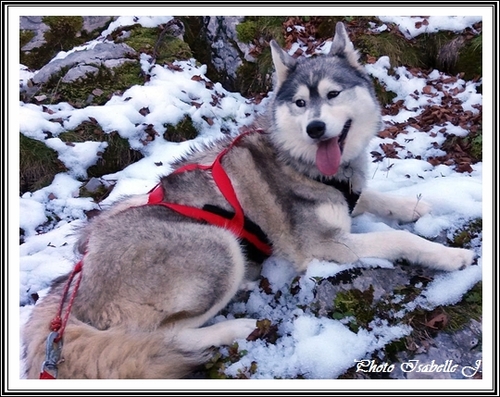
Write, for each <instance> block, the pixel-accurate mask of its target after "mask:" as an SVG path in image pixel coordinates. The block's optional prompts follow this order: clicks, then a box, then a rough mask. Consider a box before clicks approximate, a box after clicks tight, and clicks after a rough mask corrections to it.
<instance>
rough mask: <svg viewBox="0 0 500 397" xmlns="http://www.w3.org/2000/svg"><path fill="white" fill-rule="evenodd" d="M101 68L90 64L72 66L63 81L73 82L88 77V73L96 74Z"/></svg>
mask: <svg viewBox="0 0 500 397" xmlns="http://www.w3.org/2000/svg"><path fill="white" fill-rule="evenodd" d="M98 71H99V68H96V67H95V66H90V65H76V66H75V67H73V68H71V69H70V70H69V71H68V73H66V74H65V75H64V77H63V79H62V82H63V83H71V82H73V81H76V80H78V79H84V78H86V77H87V74H88V73H91V74H96V73H97V72H98Z"/></svg>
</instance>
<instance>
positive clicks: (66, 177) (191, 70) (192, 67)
mask: <svg viewBox="0 0 500 397" xmlns="http://www.w3.org/2000/svg"><path fill="white" fill-rule="evenodd" d="M170 19H171V17H137V18H136V17H120V18H119V19H118V20H116V21H115V22H113V23H112V24H111V25H110V26H109V28H108V29H107V30H106V31H103V32H102V35H101V38H99V39H97V40H96V41H94V42H91V43H88V44H87V46H89V47H90V46H93V45H95V44H96V43H97V42H98V41H99V40H101V41H102V40H104V38H105V37H106V36H107V35H109V34H110V33H111V32H112V31H113V30H114V29H116V28H117V27H119V26H121V25H127V24H133V23H140V24H142V25H143V26H148V27H151V26H157V25H158V24H162V23H166V22H168V21H169V20H170ZM422 19H423V18H418V19H417V20H418V21H420V20H422ZM382 20H383V21H384V22H385V23H389V22H391V23H396V24H397V25H398V26H399V29H400V30H401V32H403V34H405V35H406V36H407V37H415V36H416V35H418V34H421V33H423V32H434V31H437V30H452V31H461V30H463V29H464V28H466V27H471V25H472V24H474V23H475V22H477V21H479V20H480V18H479V19H478V18H477V17H428V18H426V20H427V21H428V25H423V27H422V28H420V29H417V28H415V21H416V19H415V18H410V17H382ZM382 29H383V28H382ZM83 48H84V47H82V48H78V49H75V50H82V49H83ZM323 50H324V51H327V48H324V49H323ZM70 52H71V51H70ZM70 52H66V53H60V54H58V56H57V58H61V57H64V56H67V55H68V53H70ZM141 64H142V67H143V70H144V71H145V72H146V73H148V74H150V76H151V79H150V81H149V82H148V83H146V84H145V85H144V86H134V87H131V88H130V89H129V90H127V91H126V92H125V93H124V94H123V95H122V96H120V97H118V96H115V97H113V98H111V99H110V100H109V102H108V103H106V104H105V105H103V106H88V107H86V108H83V109H74V108H73V107H71V106H70V105H69V104H66V103H60V104H53V105H50V106H48V108H49V109H50V111H51V113H50V114H49V113H48V112H46V111H45V110H44V108H43V107H42V106H36V105H33V104H25V103H22V102H21V103H20V104H19V118H20V125H19V128H20V131H21V133H22V134H24V135H26V136H28V137H31V138H34V139H37V140H40V141H42V142H44V143H45V144H46V145H47V146H48V147H51V148H53V149H55V150H56V151H57V152H58V156H59V159H60V160H61V161H62V162H63V163H64V164H65V165H66V167H67V168H68V170H69V171H68V172H65V173H60V174H58V175H56V177H55V178H54V180H53V182H52V183H51V185H50V186H48V187H45V188H43V189H40V190H38V191H36V192H30V193H25V194H24V195H23V196H22V197H20V199H19V200H20V202H19V205H20V212H19V225H20V228H22V229H23V230H24V234H25V240H24V242H23V243H22V244H21V245H20V263H19V274H20V285H19V287H20V295H19V299H20V303H21V305H22V306H21V309H20V319H21V325H22V323H23V322H24V321H25V320H26V318H27V317H28V316H29V312H30V310H31V309H32V305H29V303H31V302H32V297H31V295H32V294H34V293H37V294H38V295H39V296H43V295H44V293H46V291H47V287H48V286H49V285H50V283H51V281H52V280H53V279H55V278H56V277H58V276H60V275H62V274H65V273H67V272H68V271H70V270H71V268H72V266H73V264H74V263H76V261H77V260H78V256H77V255H76V254H75V252H74V250H73V245H74V243H75V242H76V236H75V234H74V232H75V229H76V228H77V227H78V226H81V225H83V224H85V222H86V215H85V211H89V210H91V209H94V208H97V204H95V203H93V202H92V200H91V199H89V198H82V197H79V196H78V190H79V188H80V187H81V186H82V183H83V182H81V179H82V178H85V177H86V175H87V171H86V170H87V168H88V167H89V166H91V165H92V164H95V163H96V162H97V160H98V158H99V152H103V151H105V150H106V144H104V143H102V144H101V143H95V142H85V143H75V144H72V145H67V144H65V143H64V142H62V141H61V140H60V139H59V138H58V137H57V136H58V135H59V134H60V133H62V132H64V131H66V130H70V129H72V128H75V127H76V126H78V125H79V124H80V123H82V122H83V121H88V120H89V119H90V118H94V119H95V120H97V122H98V123H99V125H100V126H101V127H102V128H103V129H104V132H105V133H110V132H112V131H117V132H118V133H119V135H120V136H121V137H123V138H125V139H127V140H128V141H129V142H130V145H131V147H132V148H134V149H137V150H140V151H141V153H142V154H143V155H144V156H145V157H144V158H143V159H142V160H140V161H139V162H137V163H135V164H132V165H130V166H128V167H126V168H125V169H123V170H121V171H119V172H116V173H114V174H110V175H106V176H104V177H103V178H102V179H103V180H105V181H107V183H111V182H115V183H116V185H115V187H114V189H113V191H112V193H111V194H110V195H109V196H108V198H107V199H106V200H104V201H103V202H102V203H100V206H101V207H103V208H104V207H107V206H108V205H111V204H112V203H113V202H114V201H116V200H117V199H118V198H119V197H121V196H122V195H125V194H140V193H146V192H147V191H148V190H149V189H150V188H151V187H153V186H154V185H155V184H156V182H157V180H158V177H159V176H160V175H163V174H167V173H168V172H170V170H171V168H170V165H169V164H170V163H171V162H172V161H174V160H175V159H176V158H179V156H182V155H183V154H184V153H186V151H188V150H189V148H190V147H191V146H192V145H196V146H197V145H201V144H203V143H204V142H207V141H210V140H211V139H217V138H218V137H220V136H221V129H225V130H227V131H230V133H232V134H236V133H237V131H238V128H239V127H241V126H243V125H247V124H249V123H250V122H251V121H252V119H253V115H254V114H255V113H256V112H260V111H261V110H262V109H263V108H264V107H265V104H266V100H264V101H263V102H262V103H261V104H260V105H258V106H255V105H252V104H250V103H249V101H248V100H246V99H245V98H243V97H242V96H241V95H240V94H238V93H232V92H228V91H226V90H225V89H224V88H222V86H221V85H220V84H218V83H215V84H214V85H213V87H209V86H208V85H206V84H205V81H208V78H206V77H205V72H206V67H205V66H203V65H202V66H198V65H197V63H196V60H190V61H184V62H176V63H175V64H176V65H178V66H180V67H181V68H182V69H183V71H182V72H179V71H173V70H169V69H168V68H164V67H162V66H159V65H151V64H150V62H149V59H148V57H147V56H146V55H144V54H142V55H141ZM366 67H367V70H368V72H369V73H370V74H371V75H372V76H374V77H376V78H378V79H379V80H380V81H381V82H382V83H383V84H384V85H385V86H386V88H387V89H388V90H390V91H393V92H395V93H396V94H397V97H396V99H395V101H397V100H400V99H401V100H403V101H404V107H405V108H406V109H407V110H402V111H401V112H399V113H398V114H397V115H395V116H385V117H384V121H386V122H388V121H392V122H403V121H406V120H407V119H408V118H410V117H415V116H416V115H418V114H419V113H421V112H422V110H423V106H425V105H428V104H429V101H432V102H433V103H436V104H439V103H440V100H441V94H440V93H437V95H434V96H432V95H424V93H423V88H424V87H425V86H426V85H428V84H429V81H431V80H432V79H438V78H439V77H440V76H441V74H440V72H438V71H434V72H433V73H431V74H430V76H429V79H430V80H427V79H426V78H424V77H417V76H414V75H412V74H411V73H410V72H409V71H408V70H406V69H405V68H404V67H397V68H395V69H391V66H390V60H389V59H388V58H387V57H382V58H380V59H379V60H378V61H377V62H376V63H374V64H371V65H367V66H366ZM20 70H21V74H20V83H21V84H26V82H27V80H28V78H29V77H31V76H32V75H33V74H32V73H31V72H28V71H27V70H26V68H24V67H23V66H21V67H20ZM389 71H390V73H389ZM193 76H200V77H201V80H199V81H195V80H193V79H192V77H193ZM454 87H461V89H463V90H462V91H461V92H460V93H459V94H457V95H456V98H458V99H459V100H460V101H461V102H462V104H463V106H464V110H471V111H472V112H477V109H475V108H474V107H473V105H474V104H481V103H482V96H481V94H479V93H478V92H477V90H476V84H475V83H471V82H465V81H462V80H460V79H458V81H457V82H456V83H454V84H452V85H450V87H449V90H452V89H453V88H454ZM415 92H417V93H418V95H417V96H416V97H415V96H411V95H410V94H412V93H415ZM433 93H434V94H436V93H435V92H433ZM214 96H215V97H218V98H219V99H220V100H219V103H218V104H216V105H215V106H213V105H211V104H210V102H212V101H213V97H214ZM193 101H194V102H197V103H199V104H201V106H199V107H195V106H193V105H192V104H191V103H192V102H193ZM145 107H147V108H148V109H149V113H148V114H147V115H145V116H143V115H142V114H141V113H139V110H141V109H143V108H145ZM185 115H189V116H190V117H191V118H192V119H193V121H194V123H195V124H196V125H197V127H199V128H200V129H202V133H201V134H200V136H199V137H198V138H196V139H195V140H194V141H193V142H185V143H171V142H167V141H165V140H163V139H155V140H154V141H153V142H150V143H149V144H148V145H144V143H143V139H144V133H143V128H142V127H143V126H144V125H147V124H151V125H153V126H154V128H155V130H156V131H157V132H158V133H159V135H160V136H161V135H162V134H163V133H164V131H165V128H166V127H165V125H166V124H169V123H170V124H176V123H177V122H178V121H179V120H181V119H182V118H183V117H184V116H185ZM207 117H208V118H210V119H211V120H213V125H209V124H208V123H207V122H206V120H205V119H206V118H207ZM50 119H62V120H63V123H62V125H61V124H60V123H58V122H51V121H50ZM47 131H48V132H50V133H51V134H52V138H50V139H46V135H45V133H44V132H47ZM448 132H451V131H450V130H448ZM435 133H436V136H435V137H434V138H432V139H431V138H430V137H429V135H428V134H425V133H421V132H418V131H416V130H415V129H412V128H411V127H408V129H407V132H406V134H405V135H404V136H403V135H401V137H398V138H397V139H396V141H397V142H398V143H400V144H401V145H404V146H405V151H406V152H404V153H407V152H411V153H413V154H414V155H420V156H421V157H422V158H423V159H425V158H426V157H428V156H436V155H439V152H436V149H435V148H434V147H433V145H432V143H433V142H438V143H440V142H442V141H443V140H444V136H443V134H442V133H441V132H438V131H435ZM453 133H455V134H457V135H464V134H465V133H466V132H465V131H463V130H460V129H456V130H453ZM404 138H406V140H405V141H404V142H403V141H401V140H402V139H404ZM409 139H411V141H409V142H408V140H409ZM383 141H385V140H382V139H381V138H374V139H373V141H372V142H371V144H370V147H369V148H368V151H372V150H377V149H378V148H379V144H380V143H381V142H383ZM403 158H404V156H403ZM159 162H161V163H162V164H163V165H161V166H158V165H157V164H156V163H159ZM370 166H371V169H370V173H369V175H370V176H371V179H370V180H369V187H371V188H374V189H376V190H380V191H385V192H391V193H394V194H399V195H405V196H408V195H409V196H414V197H417V196H418V197H420V196H421V197H422V198H423V199H425V200H426V201H428V202H429V203H431V204H432V205H433V211H432V212H431V213H430V214H427V215H425V216H423V217H422V218H421V219H419V220H418V221H417V222H416V223H415V224H414V225H413V226H412V227H413V228H414V229H413V231H414V232H416V233H417V234H420V235H422V236H425V237H435V236H438V235H439V234H441V233H442V232H446V231H448V230H450V229H452V230H453V229H456V228H459V227H460V226H461V225H463V224H465V223H466V222H467V221H468V220H471V219H474V218H477V217H482V205H483V203H482V201H483V197H482V164H481V163H479V164H475V165H472V168H473V172H472V173H470V174H468V173H462V174H461V173H457V172H455V171H454V170H453V169H452V168H451V167H448V166H445V165H439V166H436V167H433V166H432V165H430V164H429V163H428V162H426V161H425V160H417V159H386V160H384V161H383V162H381V163H372V164H371V165H370ZM49 218H50V219H58V221H57V222H54V221H52V222H50V223H48V224H47V220H48V219H49ZM353 227H354V230H355V231H358V232H360V231H370V230H379V229H390V228H391V225H386V224H383V223H381V222H380V220H378V219H376V218H374V217H373V216H370V215H362V216H360V217H358V218H357V219H355V220H354V223H353ZM474 249H475V251H476V254H477V255H478V257H479V265H478V266H473V267H470V268H468V269H465V270H462V271H457V272H453V273H446V274H442V275H440V276H438V277H437V278H436V279H435V280H434V281H433V282H432V283H430V284H429V285H428V286H427V288H426V290H425V293H424V294H423V295H422V296H421V297H420V298H419V300H418V302H415V303H414V304H415V305H417V304H418V305H421V306H422V307H435V306H437V305H441V304H443V305H446V304H452V303H456V302H458V301H459V300H460V298H461V297H462V296H463V294H464V293H465V292H467V291H468V290H469V289H470V288H471V287H472V286H473V285H474V284H475V283H476V282H477V281H479V280H481V278H482V251H481V245H480V244H479V243H478V245H476V246H475V247H474ZM354 266H362V267H389V268H390V267H392V266H393V265H392V263H390V262H388V261H384V260H365V261H363V262H362V263H356V264H350V265H342V266H339V265H337V264H333V263H325V262H321V261H313V262H312V263H311V265H310V266H309V268H308V270H307V272H306V274H305V275H302V277H300V279H299V281H298V283H299V286H300V291H299V292H298V293H297V294H296V295H293V296H292V295H291V294H290V288H289V287H290V285H291V283H292V282H293V280H294V278H295V277H296V276H297V274H296V273H295V271H294V270H293V268H292V266H291V264H289V263H287V262H285V261H283V260H282V259H280V258H275V257H271V258H270V259H269V260H268V261H267V262H266V263H265V264H264V267H263V275H264V276H265V277H266V278H268V280H269V282H270V286H271V288H272V290H273V291H279V290H281V291H283V294H282V295H281V297H280V299H279V302H278V303H276V302H275V301H274V295H266V294H264V293H262V291H261V290H260V289H259V288H258V287H257V286H253V288H252V289H251V292H250V297H249V299H248V302H246V303H241V302H237V303H234V304H232V305H233V306H232V307H231V308H230V314H228V316H227V317H228V318H230V317H231V316H232V315H233V314H232V313H246V315H248V316H252V317H255V318H269V319H272V320H273V321H274V322H276V323H278V324H279V330H278V334H279V336H280V337H279V339H278V341H277V342H276V344H275V345H273V344H266V343H265V341H263V340H257V341H252V342H249V341H244V340H242V341H239V346H240V349H241V350H246V351H247V352H248V353H247V355H246V356H244V357H243V358H242V359H241V360H240V361H238V362H237V363H234V364H232V365H231V366H229V367H228V368H227V374H229V375H237V374H238V371H241V370H243V369H244V368H245V367H249V366H250V365H251V362H252V361H257V362H258V363H259V365H258V368H257V372H256V373H255V374H254V377H255V378H268V379H269V378H273V377H278V378H293V377H297V376H299V375H300V376H305V377H307V378H313V379H319V378H329V379H332V378H336V377H338V376H339V375H341V374H342V373H343V372H344V371H345V370H346V369H348V368H350V367H352V366H353V365H354V362H355V360H360V359H363V358H365V357H369V356H370V353H372V352H375V351H376V350H377V349H380V348H382V347H383V346H384V345H385V344H387V343H389V342H390V341H392V340H395V339H398V338H401V337H402V336H404V335H407V334H408V333H409V332H410V331H411V329H410V328H409V327H408V326H404V325H396V326H390V325H388V324H386V323H384V322H382V321H379V322H376V323H374V324H372V327H371V330H370V331H367V330H364V329H360V331H359V332H358V333H354V332H352V331H351V330H349V328H348V327H347V326H346V325H345V324H343V323H342V322H340V321H338V320H333V319H329V318H316V317H313V316H312V315H311V314H308V313H306V312H304V310H302V309H300V307H302V306H303V305H307V303H309V302H311V300H312V298H313V289H314V277H329V276H332V275H334V274H336V273H338V272H339V271H341V270H344V269H347V268H351V267H354ZM424 296H425V298H424ZM225 318H226V317H225V316H223V315H219V316H217V317H216V318H215V319H214V320H213V321H214V322H217V321H222V320H224V319H225Z"/></svg>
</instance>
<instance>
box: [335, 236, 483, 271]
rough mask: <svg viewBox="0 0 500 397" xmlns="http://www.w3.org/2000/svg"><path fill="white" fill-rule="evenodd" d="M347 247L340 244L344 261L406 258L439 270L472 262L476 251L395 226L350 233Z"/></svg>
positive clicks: (450, 268) (342, 241)
mask: <svg viewBox="0 0 500 397" xmlns="http://www.w3.org/2000/svg"><path fill="white" fill-rule="evenodd" d="M339 243H340V245H341V246H343V249H339V248H338V246H336V254H338V255H337V258H336V259H334V260H337V261H340V262H352V261H355V260H357V259H360V258H382V259H388V260H392V261H393V260H397V259H406V260H407V261H409V262H411V263H415V264H420V265H423V266H426V267H431V268H434V269H439V270H447V271H452V270H458V269H462V268H464V267H467V266H469V265H471V264H472V262H473V260H474V252H472V251H470V250H467V249H462V248H451V247H446V246H444V245H442V244H438V243H434V242H432V241H428V240H426V239H424V238H422V237H419V236H416V235H414V234H412V233H409V232H406V231H402V230H395V231H387V232H373V233H360V234H348V235H346V236H345V237H344V238H342V239H340V241H339Z"/></svg>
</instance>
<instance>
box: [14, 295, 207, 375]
mask: <svg viewBox="0 0 500 397" xmlns="http://www.w3.org/2000/svg"><path fill="white" fill-rule="evenodd" d="M58 305H59V295H58V294H51V293H49V295H47V296H46V297H45V298H43V299H42V300H41V302H38V303H37V305H36V306H35V308H34V309H33V312H32V314H31V317H30V319H29V320H28V321H27V323H26V325H25V327H24V328H23V332H22V339H23V344H24V349H23V350H24V351H23V356H24V357H23V360H24V371H25V374H24V376H25V377H26V378H30V379H38V378H39V377H40V373H41V369H42V364H43V362H44V361H45V360H46V341H47V337H48V335H49V333H50V330H49V323H50V320H51V319H52V317H53V316H54V313H55V312H56V310H57V308H58ZM176 339H177V338H176V334H175V331H174V330H172V331H155V332H147V333H146V332H142V331H131V330H130V329H127V330H126V329H124V328H120V327H112V328H109V329H107V330H98V329H96V328H94V327H92V326H90V325H88V324H85V323H83V322H81V321H79V320H77V319H76V318H74V317H73V316H70V319H69V321H68V324H67V326H66V329H65V331H64V338H63V342H64V343H63V346H62V351H61V360H60V362H59V363H58V365H57V378H59V379H124V378H134V379H139V378H140V379H147V378H149V379H151V378H156V379H165V378H171V379H179V378H183V377H185V376H186V375H187V374H189V373H190V372H191V371H192V370H193V369H194V368H195V367H196V366H198V365H200V364H202V363H203V362H206V361H208V359H209V357H210V351H209V350H206V349H204V350H199V351H191V352H188V351H185V350H182V349H181V348H179V347H178V346H177V342H176Z"/></svg>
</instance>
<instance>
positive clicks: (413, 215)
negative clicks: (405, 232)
mask: <svg viewBox="0 0 500 397" xmlns="http://www.w3.org/2000/svg"><path fill="white" fill-rule="evenodd" d="M431 209H432V205H431V204H430V203H428V202H427V201H424V200H421V199H419V198H416V199H414V198H410V197H404V198H401V199H400V202H399V204H398V206H397V207H395V208H394V209H392V211H391V214H390V217H392V218H394V219H396V220H398V221H400V222H403V223H409V222H415V221H417V220H419V219H420V218H421V217H423V216H424V215H425V214H428V213H429V212H431Z"/></svg>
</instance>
